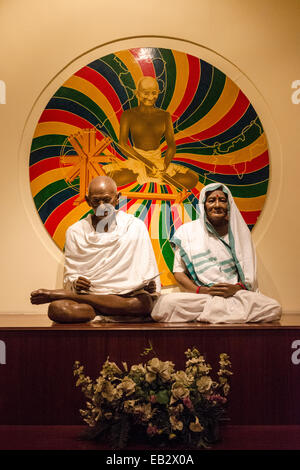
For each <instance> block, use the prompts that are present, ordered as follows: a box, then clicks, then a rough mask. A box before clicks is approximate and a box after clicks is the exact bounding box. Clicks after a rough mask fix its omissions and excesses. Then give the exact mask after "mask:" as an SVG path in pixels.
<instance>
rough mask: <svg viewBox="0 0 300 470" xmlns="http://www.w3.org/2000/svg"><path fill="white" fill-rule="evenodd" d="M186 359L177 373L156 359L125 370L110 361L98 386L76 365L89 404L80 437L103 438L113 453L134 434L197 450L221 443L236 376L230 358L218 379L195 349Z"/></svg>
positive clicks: (223, 359) (222, 363)
mask: <svg viewBox="0 0 300 470" xmlns="http://www.w3.org/2000/svg"><path fill="white" fill-rule="evenodd" d="M149 351H153V349H152V346H151V348H149V349H146V353H149ZM146 353H145V352H144V353H143V354H146ZM185 356H186V365H185V370H179V371H176V370H175V368H174V364H173V362H170V361H165V362H163V361H161V360H160V359H158V357H153V358H152V359H150V360H148V361H147V362H146V363H145V364H142V363H140V364H137V365H132V366H131V367H130V368H128V365H127V364H126V363H124V362H123V363H122V369H121V368H119V367H118V366H117V364H115V363H114V362H110V361H109V358H107V360H106V362H105V363H104V364H103V366H102V370H101V372H100V375H99V377H98V378H97V379H96V380H95V381H92V380H91V378H90V377H88V376H86V375H85V374H84V367H83V366H82V365H81V364H80V363H79V362H78V361H76V362H75V364H74V376H75V377H76V378H77V381H76V386H77V387H78V386H80V387H81V389H82V392H83V393H84V395H85V397H86V399H87V401H86V409H81V410H80V414H81V416H82V418H83V420H84V421H85V422H86V423H87V424H88V426H89V428H88V430H87V431H86V432H85V433H84V436H82V437H84V438H86V439H96V438H101V436H102V437H103V436H105V439H106V440H107V439H108V438H109V442H110V444H111V446H112V447H113V448H115V449H116V448H124V447H126V445H127V444H128V440H129V438H130V436H131V435H132V434H134V435H135V436H137V435H138V436H142V437H143V438H147V439H149V438H150V439H155V440H156V442H157V441H158V444H166V443H167V444H169V443H170V441H172V442H177V443H179V444H180V445H185V446H190V447H198V448H199V447H207V446H208V445H209V444H211V443H213V442H215V441H216V440H218V429H219V423H220V421H221V420H223V419H224V418H225V415H226V414H225V405H226V403H227V396H228V393H229V390H230V385H229V377H230V375H232V372H231V370H230V369H231V363H230V360H229V356H228V355H227V354H225V353H224V354H220V357H219V371H218V372H217V379H216V380H213V379H212V378H211V376H210V373H211V370H212V368H211V366H210V365H209V364H208V363H206V361H205V358H204V356H203V355H201V354H200V353H199V351H198V350H197V349H196V348H193V349H188V350H187V351H186V352H185ZM136 430H138V433H137V432H135V431H136Z"/></svg>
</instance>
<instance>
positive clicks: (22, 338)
mask: <svg viewBox="0 0 300 470" xmlns="http://www.w3.org/2000/svg"><path fill="white" fill-rule="evenodd" d="M0 340H2V341H4V343H5V346H6V364H0V425H14V426H13V428H15V429H16V427H15V426H16V425H18V426H20V425H27V426H29V425H31V426H33V425H39V426H49V425H56V426H58V425H61V426H78V425H81V424H82V421H81V418H80V416H79V412H78V410H79V408H80V407H82V406H83V404H84V400H83V396H82V394H81V391H80V390H79V389H78V388H75V380H74V378H73V373H72V366H73V363H74V361H75V360H79V361H80V362H81V363H82V364H84V365H85V366H86V373H87V374H88V375H90V376H91V377H93V378H94V377H96V376H98V373H99V369H100V367H101V365H102V363H103V362H104V361H105V360H106V358H107V356H109V357H110V359H111V360H113V361H115V362H117V363H119V364H120V363H121V362H122V361H126V362H128V364H133V363H139V362H144V361H146V360H147V357H146V358H145V357H141V356H140V354H141V353H142V352H143V351H144V349H145V348H146V347H148V346H149V341H150V342H151V343H152V345H153V347H154V349H155V351H156V353H157V355H158V356H159V357H160V359H162V360H172V361H173V362H175V365H176V368H177V369H181V368H183V367H184V363H185V356H184V351H186V350H187V349H188V348H190V347H193V346H196V347H197V348H198V349H199V351H200V352H202V353H203V354H204V355H205V356H206V359H207V361H208V362H209V363H211V365H212V366H213V368H214V370H215V369H216V368H217V361H218V355H219V354H220V353H222V352H226V353H228V354H229V355H230V357H231V361H232V368H233V372H234V375H233V377H232V381H231V385H232V390H231V393H230V397H229V400H230V403H229V410H228V411H229V417H230V425H231V426H246V427H249V426H250V427H251V426H270V425H273V426H275V425H276V426H287V425H289V426H299V425H300V364H299V365H297V364H293V362H292V360H291V358H292V354H293V352H294V349H292V343H293V342H294V341H295V340H300V315H290V316H283V318H282V320H281V321H280V322H276V323H270V324H267V323H266V324H261V325H260V324H247V325H207V324H194V323H193V324H162V323H161V324H159V323H149V324H130V325H129V324H100V323H90V324H76V325H57V324H52V322H51V321H50V320H49V319H48V318H47V316H46V315H45V316H43V315H12V314H10V315H0ZM299 357H300V354H299ZM5 427H6V426H5ZM6 429H7V428H6ZM10 429H12V428H10ZM64 429H66V428H64ZM70 429H71V428H70ZM72 429H73V428H72ZM228 429H229V428H228ZM232 429H237V428H232ZM241 429H245V428H244V427H242V428H241ZM249 429H250V428H249ZM251 429H254V428H251ZM274 429H275V428H274ZM278 429H279V428H278ZM282 429H283V428H282ZM297 429H298V428H297ZM298 431H299V430H298ZM274 432H275V431H274Z"/></svg>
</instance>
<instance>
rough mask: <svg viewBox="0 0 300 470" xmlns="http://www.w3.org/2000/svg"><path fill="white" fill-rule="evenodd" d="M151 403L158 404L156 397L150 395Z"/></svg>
mask: <svg viewBox="0 0 300 470" xmlns="http://www.w3.org/2000/svg"><path fill="white" fill-rule="evenodd" d="M150 403H156V396H155V395H150Z"/></svg>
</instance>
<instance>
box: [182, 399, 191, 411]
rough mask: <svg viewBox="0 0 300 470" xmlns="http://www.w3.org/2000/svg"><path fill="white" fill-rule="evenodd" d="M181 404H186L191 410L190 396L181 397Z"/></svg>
mask: <svg viewBox="0 0 300 470" xmlns="http://www.w3.org/2000/svg"><path fill="white" fill-rule="evenodd" d="M183 404H184V406H186V407H187V408H188V409H189V410H191V409H192V408H193V403H192V402H191V399H190V397H185V398H184V399H183Z"/></svg>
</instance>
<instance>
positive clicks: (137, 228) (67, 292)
mask: <svg viewBox="0 0 300 470" xmlns="http://www.w3.org/2000/svg"><path fill="white" fill-rule="evenodd" d="M118 200H119V194H118V192H117V186H116V184H115V182H114V181H113V180H112V179H111V178H109V177H107V176H99V177H97V178H95V179H94V180H92V182H91V183H90V185H89V190H88V195H87V196H86V201H87V203H88V205H89V206H90V207H91V208H92V209H93V213H92V214H89V215H88V216H87V217H86V218H84V219H82V220H80V221H78V222H76V223H75V224H73V225H72V226H71V227H69V228H68V230H67V232H66V243H65V267H64V288H63V289H52V290H49V289H38V290H35V291H33V292H32V293H31V303H32V304H43V303H49V307H48V316H49V318H50V319H51V320H52V321H54V322H58V323H80V322H88V321H91V320H94V319H95V318H96V319H97V316H101V318H102V319H104V320H105V318H107V319H110V321H113V319H115V320H116V321H120V320H121V321H126V320H127V319H131V320H132V319H136V321H141V320H143V321H145V320H146V321H147V319H149V320H150V321H151V316H150V314H151V310H152V308H153V303H154V301H155V299H156V298H157V296H158V295H159V292H160V287H161V286H160V280H159V272H158V267H157V263H156V259H155V255H154V252H153V248H152V244H151V241H150V238H149V234H148V231H147V228H146V226H145V224H144V223H143V222H142V221H141V220H139V219H137V218H136V217H134V216H133V215H130V214H127V213H125V212H122V211H120V210H116V206H117V204H118ZM99 318H100V317H99ZM129 321H130V320H129Z"/></svg>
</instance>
